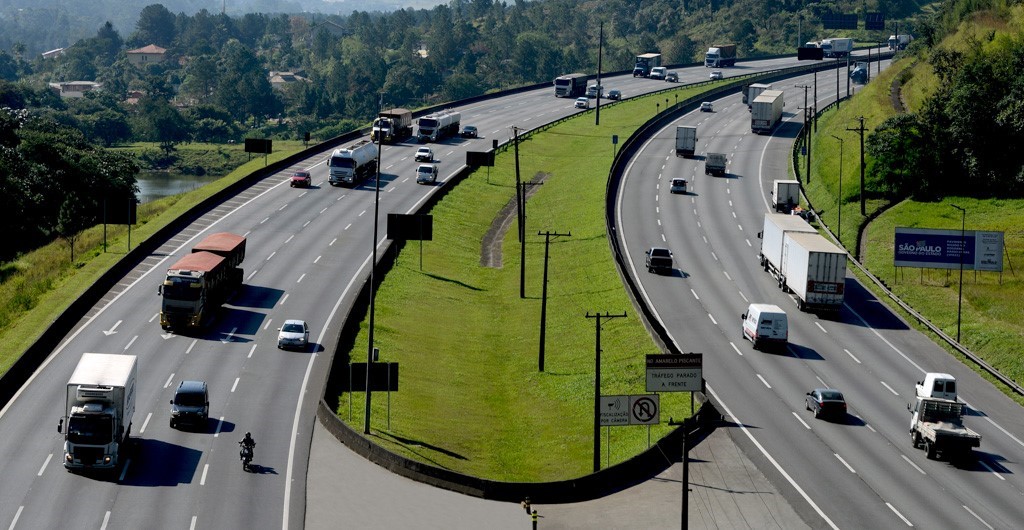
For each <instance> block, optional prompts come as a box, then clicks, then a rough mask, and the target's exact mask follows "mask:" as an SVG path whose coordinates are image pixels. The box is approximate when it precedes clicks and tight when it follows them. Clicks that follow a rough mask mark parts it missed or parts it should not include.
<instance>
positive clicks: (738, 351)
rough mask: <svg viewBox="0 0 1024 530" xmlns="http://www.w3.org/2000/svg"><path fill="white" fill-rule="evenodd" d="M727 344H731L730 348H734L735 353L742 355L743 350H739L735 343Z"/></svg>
mask: <svg viewBox="0 0 1024 530" xmlns="http://www.w3.org/2000/svg"><path fill="white" fill-rule="evenodd" d="M729 346H732V349H734V350H736V353H738V354H740V356H741V357H742V356H743V352H741V351H740V349H739V348H737V347H736V343H734V342H729Z"/></svg>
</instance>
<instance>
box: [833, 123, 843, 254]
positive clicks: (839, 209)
mask: <svg viewBox="0 0 1024 530" xmlns="http://www.w3.org/2000/svg"><path fill="white" fill-rule="evenodd" d="M831 136H832V138H835V139H836V140H839V200H837V201H836V213H837V215H838V216H839V227H838V228H837V229H836V235H837V236H838V237H839V244H840V245H842V244H843V139H842V138H840V137H838V136H836V135H834V134H833V135H831Z"/></svg>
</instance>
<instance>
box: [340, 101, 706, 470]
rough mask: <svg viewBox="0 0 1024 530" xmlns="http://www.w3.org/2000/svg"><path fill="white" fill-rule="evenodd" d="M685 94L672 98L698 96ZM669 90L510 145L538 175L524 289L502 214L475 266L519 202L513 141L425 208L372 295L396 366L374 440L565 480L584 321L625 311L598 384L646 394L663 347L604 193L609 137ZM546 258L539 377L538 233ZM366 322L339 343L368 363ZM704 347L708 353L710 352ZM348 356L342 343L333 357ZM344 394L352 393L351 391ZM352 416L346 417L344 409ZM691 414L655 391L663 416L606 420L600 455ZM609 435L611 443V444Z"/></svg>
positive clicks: (609, 327) (588, 464) (583, 446)
mask: <svg viewBox="0 0 1024 530" xmlns="http://www.w3.org/2000/svg"><path fill="white" fill-rule="evenodd" d="M704 89H705V88H704V87H701V88H690V89H680V90H677V91H676V93H677V94H678V96H679V99H680V100H682V99H684V98H686V97H690V96H692V95H695V94H697V93H699V92H700V91H702V90H704ZM666 97H667V98H668V99H670V100H674V99H675V93H669V94H667V95H666V94H659V95H657V96H648V97H638V98H633V99H628V100H625V101H622V102H620V103H617V104H613V105H608V106H602V108H601V125H600V126H595V125H594V113H593V112H587V113H584V114H581V115H579V116H577V117H574V118H571V119H569V120H567V121H565V122H562V123H560V124H558V125H555V126H553V127H551V128H549V129H547V130H545V131H543V132H539V133H537V134H534V135H532V136H530V137H529V138H528V139H526V140H525V141H523V142H522V143H521V145H520V147H519V157H520V166H521V176H522V179H523V181H530V180H532V179H533V178H534V177H535V176H536V175H538V174H540V173H543V174H546V175H547V177H546V179H545V180H544V181H543V184H542V185H541V186H539V189H537V190H536V191H535V195H533V196H532V197H531V198H530V199H529V201H528V202H527V205H526V211H527V229H526V234H527V238H526V241H527V250H526V293H525V294H526V297H525V299H521V298H520V297H519V270H520V269H519V267H520V259H519V255H520V252H519V243H518V238H517V229H516V225H515V222H514V221H513V223H512V227H511V228H510V229H509V232H508V233H506V234H505V236H504V242H503V245H502V253H503V266H502V267H501V268H487V267H484V266H481V265H480V253H481V242H482V241H483V240H484V236H485V233H486V232H487V230H488V228H489V227H490V226H491V222H492V221H493V220H494V218H495V217H496V216H497V215H498V212H499V210H501V208H502V207H503V206H505V205H506V204H507V203H508V201H509V200H510V199H512V198H513V197H514V196H515V173H514V171H515V160H514V154H513V151H512V149H509V150H506V151H504V152H502V153H500V154H499V155H498V156H497V157H496V160H495V167H493V168H491V170H490V171H489V172H488V170H487V168H480V169H479V170H477V171H476V172H475V173H474V174H473V175H472V176H470V177H469V178H468V179H466V180H465V181H463V182H462V183H460V184H459V185H458V186H457V187H456V188H454V189H453V190H452V191H451V192H449V194H448V195H447V196H446V197H445V198H444V199H443V200H441V201H440V202H439V203H438V205H437V206H435V207H434V208H433V210H432V211H431V212H430V213H431V215H433V218H434V233H433V241H428V242H424V243H423V267H422V270H421V269H420V266H419V257H418V256H419V254H418V253H419V243H417V242H409V243H408V244H407V245H406V247H405V248H404V250H403V251H402V253H401V255H400V256H399V258H398V263H397V265H396V266H395V268H394V269H392V270H391V271H390V272H389V273H388V275H387V278H386V280H385V281H384V282H383V284H382V285H381V287H380V289H379V290H378V292H377V298H376V319H375V332H374V343H375V346H376V347H378V348H379V349H380V360H381V361H385V362H386V361H390V362H398V363H399V366H400V371H401V374H402V379H401V386H400V391H399V392H396V393H392V395H391V397H390V423H389V421H388V417H389V415H388V403H387V399H386V398H385V394H383V393H375V395H374V399H373V401H372V415H371V419H372V422H371V430H372V434H371V438H372V439H373V441H374V442H376V443H378V444H380V445H381V446H383V447H385V448H387V449H389V450H391V451H393V452H396V453H398V454H402V455H405V456H407V457H410V458H414V459H417V460H420V461H423V462H426V463H429V464H433V465H436V466H440V467H442V468H446V469H452V470H455V471H459V472H462V473H467V474H470V475H474V476H479V477H485V478H489V479H494V480H505V481H550V480H562V479H569V478H572V477H577V476H582V475H586V474H589V473H590V472H591V471H592V462H593V435H594V429H593V417H594V361H595V359H594V349H595V339H596V334H595V320H594V319H592V318H591V319H588V318H586V315H587V314H588V313H590V314H591V315H593V314H595V313H606V312H607V313H612V314H621V313H622V312H625V313H626V314H627V317H626V318H618V319H612V320H608V321H606V323H605V324H604V325H603V326H602V331H601V349H602V365H601V376H602V377H601V379H602V381H601V394H602V395H624V394H645V393H646V392H645V368H644V366H645V364H644V363H645V356H646V355H647V354H651V353H659V349H658V346H657V345H656V344H655V343H654V342H653V340H652V339H651V337H650V334H649V333H648V331H647V330H646V329H645V327H644V325H643V322H642V321H641V320H640V318H639V316H638V315H637V313H636V311H635V310H634V308H633V305H632V303H631V301H630V299H629V297H628V295H627V294H626V292H625V290H624V289H623V286H622V280H621V278H620V277H619V275H618V272H617V270H616V268H615V264H614V261H613V260H612V256H611V253H610V252H609V248H608V240H607V237H608V234H607V231H606V227H605V218H604V215H605V212H604V204H605V203H604V195H605V187H606V184H607V179H608V171H609V168H610V166H611V161H612V150H613V146H612V143H611V137H612V135H615V134H617V135H618V136H619V138H626V137H628V136H629V135H630V134H632V133H633V131H634V130H635V129H636V128H637V127H638V126H639V125H640V124H642V123H643V122H644V121H646V120H648V119H650V118H651V117H653V116H654V114H655V112H656V110H657V108H658V105H657V104H658V103H660V102H662V101H663V100H664V99H665V98H666ZM549 230H550V231H552V232H559V233H563V234H565V233H570V232H571V234H572V235H571V236H565V237H556V238H552V239H551V244H550V258H549V259H550V261H549V264H548V267H549V269H548V274H549V280H548V304H547V341H546V350H545V351H546V354H545V370H544V372H543V373H541V372H539V371H538V348H539V332H540V331H539V330H540V313H541V289H542V285H541V281H542V277H543V268H544V263H543V258H544V237H543V236H538V235H537V234H538V232H545V231H549ZM366 329H367V321H366V320H364V322H363V323H362V329H361V332H360V333H359V335H358V337H357V338H356V340H355V343H354V347H353V350H352V351H351V352H347V354H348V355H350V356H351V357H352V358H353V359H354V360H355V361H356V362H361V361H362V360H365V358H366V353H365V352H366V350H367V341H368V338H367V334H366ZM709 353H710V352H709ZM338 355H339V356H341V355H346V352H338ZM350 398H354V399H353V400H352V401H350ZM338 403H339V405H338V410H337V413H338V416H339V417H340V418H341V419H342V420H344V421H346V422H349V423H350V424H351V425H352V426H353V427H354V428H356V429H359V430H361V429H362V425H363V421H364V420H363V418H364V415H363V407H364V405H363V403H364V394H363V393H362V392H356V393H354V394H348V393H345V394H342V395H341V396H339V397H338ZM350 410H351V415H350ZM690 415H691V409H690V396H689V395H688V394H686V393H662V394H661V423H660V424H659V425H656V426H653V427H652V428H651V429H650V431H648V429H647V428H646V427H643V426H628V427H611V428H610V432H609V431H608V428H601V451H602V457H601V465H602V468H603V467H606V462H610V463H611V464H612V465H614V464H616V463H618V462H622V461H624V460H626V459H628V458H630V457H632V456H634V455H636V454H638V453H640V452H642V451H644V450H646V449H647V448H648V440H649V439H650V440H651V441H655V440H657V439H659V438H661V437H662V436H664V435H665V434H666V433H668V432H669V431H670V430H671V429H672V428H673V427H670V426H669V425H667V423H668V420H669V417H674V418H676V419H681V418H684V417H687V416H690ZM609 443H610V453H609V452H607V451H608V444H609Z"/></svg>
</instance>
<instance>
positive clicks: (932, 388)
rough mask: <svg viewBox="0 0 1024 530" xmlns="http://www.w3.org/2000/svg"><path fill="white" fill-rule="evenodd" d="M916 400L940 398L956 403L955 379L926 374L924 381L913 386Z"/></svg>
mask: <svg viewBox="0 0 1024 530" xmlns="http://www.w3.org/2000/svg"><path fill="white" fill-rule="evenodd" d="M915 388H916V390H917V397H918V398H928V397H930V398H942V399H948V400H951V401H956V378H954V377H953V376H951V375H949V374H943V373H936V372H928V373H927V374H924V381H918V382H917V385H915Z"/></svg>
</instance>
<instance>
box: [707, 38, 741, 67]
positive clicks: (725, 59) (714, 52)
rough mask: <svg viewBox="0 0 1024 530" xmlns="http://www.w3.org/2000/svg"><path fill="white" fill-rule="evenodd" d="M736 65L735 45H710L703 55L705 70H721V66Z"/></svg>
mask: <svg viewBox="0 0 1024 530" xmlns="http://www.w3.org/2000/svg"><path fill="white" fill-rule="evenodd" d="M735 64H736V45H735V44H712V45H711V47H710V48H708V51H707V53H705V54H704V66H705V67H706V68H721V67H723V66H734V65H735Z"/></svg>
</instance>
